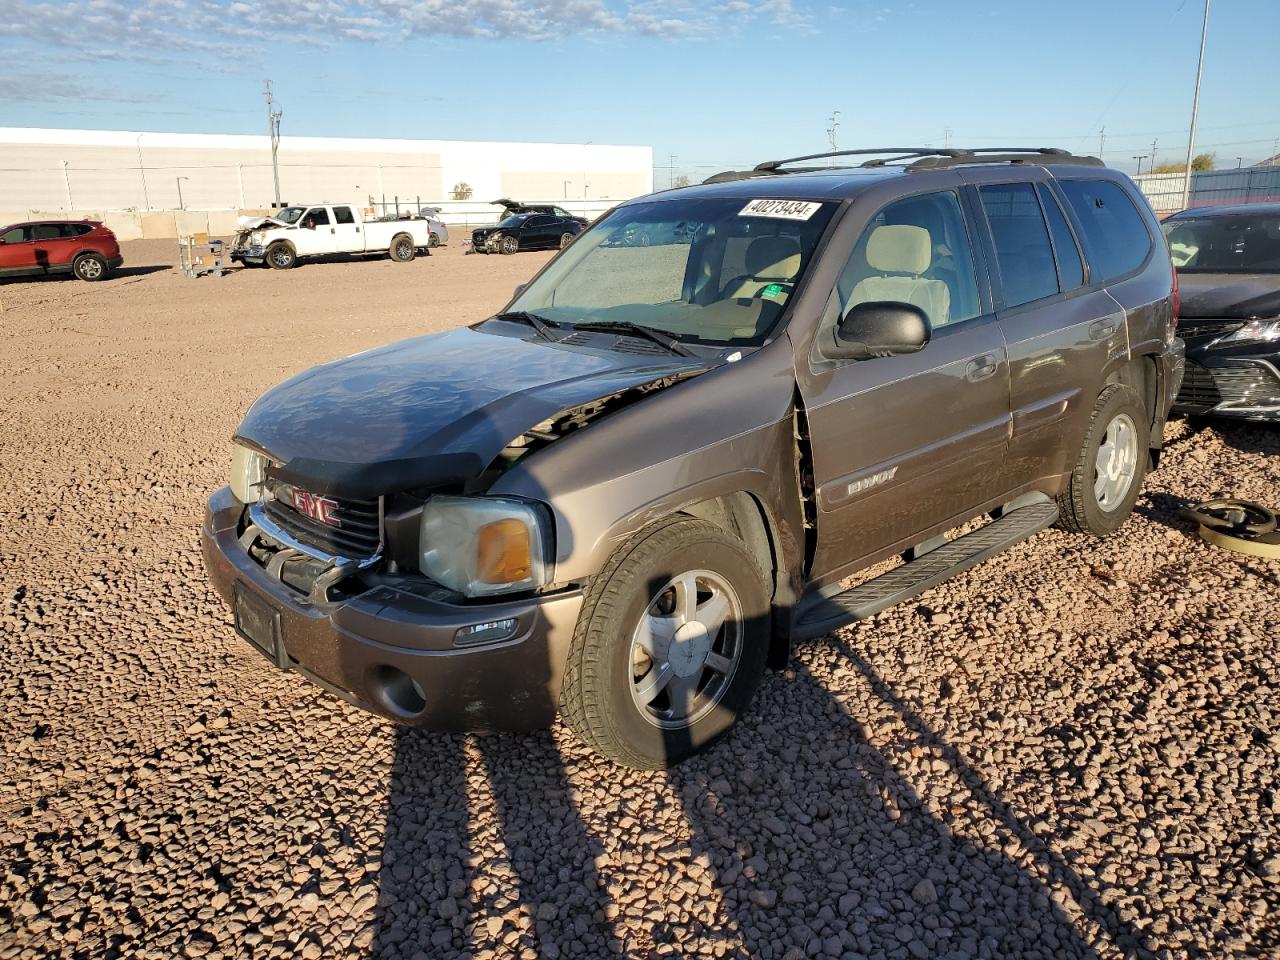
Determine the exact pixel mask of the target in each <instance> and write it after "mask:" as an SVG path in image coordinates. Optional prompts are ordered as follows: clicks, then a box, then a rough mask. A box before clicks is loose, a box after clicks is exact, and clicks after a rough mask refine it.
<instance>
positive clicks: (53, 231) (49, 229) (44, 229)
mask: <svg viewBox="0 0 1280 960" xmlns="http://www.w3.org/2000/svg"><path fill="white" fill-rule="evenodd" d="M27 230H28V231H29V235H30V237H31V239H32V240H61V239H62V227H61V226H60V225H59V224H56V223H37V224H36V225H35V226H33V227H27Z"/></svg>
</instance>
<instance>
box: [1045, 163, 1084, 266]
mask: <svg viewBox="0 0 1280 960" xmlns="http://www.w3.org/2000/svg"><path fill="white" fill-rule="evenodd" d="M1036 190H1037V191H1039V193H1040V203H1041V204H1042V205H1043V206H1044V213H1045V216H1046V217H1048V218H1049V232H1050V233H1051V234H1053V250H1054V252H1055V253H1056V254H1057V255H1058V281H1059V282H1060V283H1061V285H1062V289H1063V290H1074V289H1075V288H1076V287H1078V286H1080V285H1081V284H1083V283H1084V264H1083V263H1081V261H1080V251H1079V250H1078V249H1077V248H1076V241H1075V238H1074V237H1073V236H1072V234H1071V228H1070V227H1069V226H1067V218H1066V216H1065V215H1064V214H1063V212H1062V208H1061V207H1059V206H1058V201H1057V200H1055V199H1054V197H1053V194H1052V193H1050V192H1049V191H1048V190H1046V189H1045V188H1044V186H1043V185H1042V186H1038V187H1036Z"/></svg>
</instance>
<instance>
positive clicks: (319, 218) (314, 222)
mask: <svg viewBox="0 0 1280 960" xmlns="http://www.w3.org/2000/svg"><path fill="white" fill-rule="evenodd" d="M302 225H303V226H304V227H327V226H328V225H329V211H328V210H326V209H325V208H324V207H312V208H311V209H310V210H308V211H307V213H306V215H305V216H304V217H303V218H302Z"/></svg>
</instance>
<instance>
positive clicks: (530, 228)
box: [471, 213, 584, 253]
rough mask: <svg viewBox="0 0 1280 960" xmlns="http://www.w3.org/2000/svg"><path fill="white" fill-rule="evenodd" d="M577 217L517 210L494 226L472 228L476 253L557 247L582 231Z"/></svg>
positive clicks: (560, 246)
mask: <svg viewBox="0 0 1280 960" xmlns="http://www.w3.org/2000/svg"><path fill="white" fill-rule="evenodd" d="M583 229H584V227H583V224H581V223H579V222H578V221H577V220H573V219H567V218H565V217H557V216H555V215H554V214H549V213H517V214H516V215H515V216H511V217H507V218H506V219H505V220H503V221H501V222H500V223H499V224H498V225H497V226H493V227H480V228H479V229H478V230H472V231H471V248H472V249H473V250H474V251H475V252H476V253H516V252H518V251H520V250H558V249H561V248H564V247H567V246H568V245H569V244H570V243H571V242H572V241H573V238H574V237H576V236H577V235H578V234H580V233H581V232H582V231H583Z"/></svg>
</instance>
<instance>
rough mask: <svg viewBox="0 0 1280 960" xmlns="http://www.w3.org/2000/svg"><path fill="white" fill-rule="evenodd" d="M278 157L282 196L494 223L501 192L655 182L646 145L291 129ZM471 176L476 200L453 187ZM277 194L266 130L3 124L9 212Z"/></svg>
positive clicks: (131, 229) (138, 219) (3, 183)
mask: <svg viewBox="0 0 1280 960" xmlns="http://www.w3.org/2000/svg"><path fill="white" fill-rule="evenodd" d="M278 165H279V175H280V197H281V199H282V200H283V201H284V202H286V203H308V202H317V201H324V200H347V201H351V202H355V203H359V204H360V205H361V206H366V205H375V204H379V203H383V202H385V203H386V204H387V205H388V208H394V205H395V203H396V202H397V198H398V201H399V203H400V204H401V206H402V207H404V208H410V207H412V206H414V205H415V204H417V203H419V202H420V203H422V204H424V205H425V204H430V205H432V206H438V207H441V208H442V209H443V210H444V216H445V218H446V219H447V220H451V221H453V222H455V223H459V224H468V223H480V222H492V220H493V219H494V216H495V214H496V213H497V212H498V211H497V208H494V207H492V206H491V205H490V204H489V202H488V201H491V200H495V199H497V198H499V197H512V198H515V199H517V200H522V201H525V202H534V201H544V202H556V203H559V204H561V205H562V206H564V207H565V208H566V209H569V210H572V211H573V212H582V213H585V214H589V215H595V214H597V213H599V212H601V211H603V210H605V209H607V208H608V207H609V206H611V205H612V204H613V203H615V202H617V201H619V200H625V199H628V198H630V197H634V196H637V195H639V194H643V193H648V192H650V191H651V190H652V189H653V149H652V148H651V147H643V146H610V145H605V144H595V143H587V144H558V143H500V142H484V141H463V140H382V139H362V138H346V137H281V138H280V143H279V150H278ZM464 184H465V185H466V186H467V187H469V188H470V198H469V200H467V199H455V190H456V189H457V188H459V187H460V185H464ZM464 192H465V190H464ZM274 200H275V185H274V181H273V171H272V163H271V146H270V140H269V138H268V137H267V136H265V135H263V136H246V135H235V134H226V135H224V134H189V133H139V132H136V131H126V130H55V129H41V128H31V127H0V224H3V223H12V222H15V221H19V220H26V219H35V218H40V217H59V218H74V219H81V218H91V219H101V220H104V221H106V222H107V224H108V226H110V227H111V228H112V229H113V230H116V231H117V233H118V234H119V235H120V236H121V238H122V239H130V238H133V237H141V236H148V237H151V236H155V237H162V236H175V235H176V234H177V233H184V232H190V231H195V230H208V231H210V232H212V233H215V234H225V233H229V232H230V231H231V229H232V228H233V227H234V223H235V217H236V215H237V214H238V213H239V212H240V211H241V210H248V211H261V210H265V209H266V208H268V207H269V206H270V205H271V203H272V202H273V201H274Z"/></svg>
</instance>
